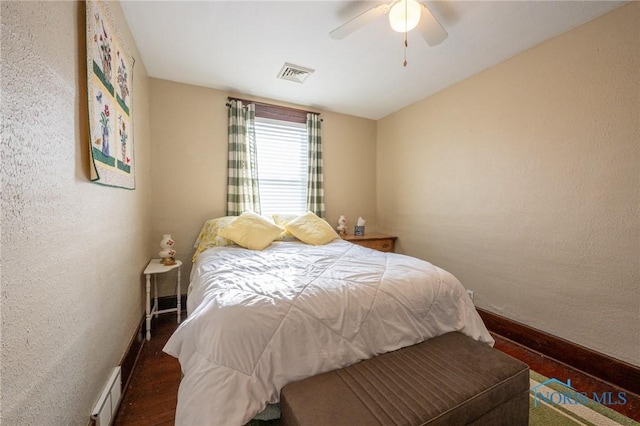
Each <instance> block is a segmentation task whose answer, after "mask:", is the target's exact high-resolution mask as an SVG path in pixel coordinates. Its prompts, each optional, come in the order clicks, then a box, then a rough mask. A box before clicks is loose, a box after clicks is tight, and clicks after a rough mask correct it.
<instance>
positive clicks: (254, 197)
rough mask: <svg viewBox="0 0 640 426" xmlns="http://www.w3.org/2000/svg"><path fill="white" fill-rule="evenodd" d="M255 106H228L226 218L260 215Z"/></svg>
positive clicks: (233, 102)
mask: <svg viewBox="0 0 640 426" xmlns="http://www.w3.org/2000/svg"><path fill="white" fill-rule="evenodd" d="M255 117H256V107H255V105H254V104H249V105H246V106H245V105H242V102H241V101H236V100H233V101H231V102H230V103H229V160H228V163H227V169H228V171H227V216H239V215H240V214H241V213H243V212H245V211H253V212H256V213H258V214H259V213H260V193H259V191H258V163H257V158H256V134H255Z"/></svg>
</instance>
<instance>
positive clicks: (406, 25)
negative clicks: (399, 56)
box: [402, 0, 409, 67]
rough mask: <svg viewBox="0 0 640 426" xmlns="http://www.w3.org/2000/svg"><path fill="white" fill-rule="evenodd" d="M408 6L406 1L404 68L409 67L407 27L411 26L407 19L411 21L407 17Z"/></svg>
mask: <svg viewBox="0 0 640 426" xmlns="http://www.w3.org/2000/svg"><path fill="white" fill-rule="evenodd" d="M408 7H409V6H408V4H407V0H405V2H404V62H403V63H402V66H403V67H406V66H407V47H409V45H408V44H407V32H408V31H407V27H408V26H409V25H408V24H407V19H409V18H408V17H407V15H408V13H407V9H408Z"/></svg>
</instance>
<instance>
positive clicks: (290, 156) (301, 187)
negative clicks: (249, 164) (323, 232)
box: [255, 117, 308, 215]
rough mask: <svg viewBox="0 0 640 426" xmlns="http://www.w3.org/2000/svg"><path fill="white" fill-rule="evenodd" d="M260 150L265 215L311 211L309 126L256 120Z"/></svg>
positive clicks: (260, 181)
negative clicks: (308, 171) (308, 207)
mask: <svg viewBox="0 0 640 426" xmlns="http://www.w3.org/2000/svg"><path fill="white" fill-rule="evenodd" d="M255 129H256V150H257V157H258V182H259V187H260V204H261V206H262V214H264V215H271V214H274V213H281V214H302V213H304V212H305V211H306V210H307V162H308V158H307V157H308V148H307V127H306V125H305V124H304V123H294V122H290V121H280V120H273V119H268V118H263V117H256V121H255Z"/></svg>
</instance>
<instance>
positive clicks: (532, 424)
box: [246, 371, 640, 426]
mask: <svg viewBox="0 0 640 426" xmlns="http://www.w3.org/2000/svg"><path fill="white" fill-rule="evenodd" d="M529 381H530V383H531V387H530V392H529V396H530V398H529V426H575V425H585V426H594V425H595V426H619V425H622V426H640V423H638V422H636V421H634V420H632V419H630V418H628V417H625V416H623V415H622V414H620V413H618V412H617V411H614V410H612V409H611V408H609V407H608V405H614V404H624V403H626V400H625V397H624V394H622V395H620V394H613V393H606V392H605V393H600V394H594V393H591V394H587V393H586V392H578V391H576V390H575V389H573V388H572V387H571V382H570V381H569V380H567V382H562V381H560V380H558V379H555V378H551V379H550V378H548V377H544V376H543V375H541V374H538V373H536V372H535V371H531V372H530V375H529ZM598 401H599V402H598ZM246 426H280V421H279V420H269V421H261V420H252V421H250V422H249V423H247V425H246Z"/></svg>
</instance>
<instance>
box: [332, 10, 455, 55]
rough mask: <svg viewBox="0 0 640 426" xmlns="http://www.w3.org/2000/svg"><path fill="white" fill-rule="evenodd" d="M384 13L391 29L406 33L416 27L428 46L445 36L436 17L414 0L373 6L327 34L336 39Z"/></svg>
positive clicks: (437, 42) (444, 31)
mask: <svg viewBox="0 0 640 426" xmlns="http://www.w3.org/2000/svg"><path fill="white" fill-rule="evenodd" d="M386 13H388V14H389V23H390V24H391V28H393V30H395V31H397V32H400V33H407V32H408V31H411V30H412V29H413V28H416V27H417V28H418V31H419V32H420V34H422V37H423V38H424V39H425V41H426V42H427V44H428V45H429V46H436V45H438V44H440V43H442V41H444V39H446V38H447V35H448V34H447V31H446V30H445V29H444V28H443V26H442V25H441V24H440V22H438V20H437V19H436V17H435V16H433V14H432V13H431V11H430V10H429V9H428V8H427V6H426V5H424V4H423V3H420V2H417V1H416V0H394V1H392V2H390V3H384V4H378V5H376V6H373V7H371V8H370V9H368V10H366V11H364V12H363V13H361V14H360V15H358V16H356V17H355V18H352V19H351V20H349V21H347V22H346V23H344V24H342V25H341V26H339V27H338V28H336V29H335V30H333V31H331V32H330V33H329V35H330V36H331V38H334V39H336V40H340V39H343V38H345V37H346V36H348V35H349V34H351V33H353V32H354V31H356V30H358V29H360V28H362V27H364V26H365V25H367V24H369V23H370V22H373V21H374V20H375V19H376V18H378V17H380V16H382V15H384V14H386Z"/></svg>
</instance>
